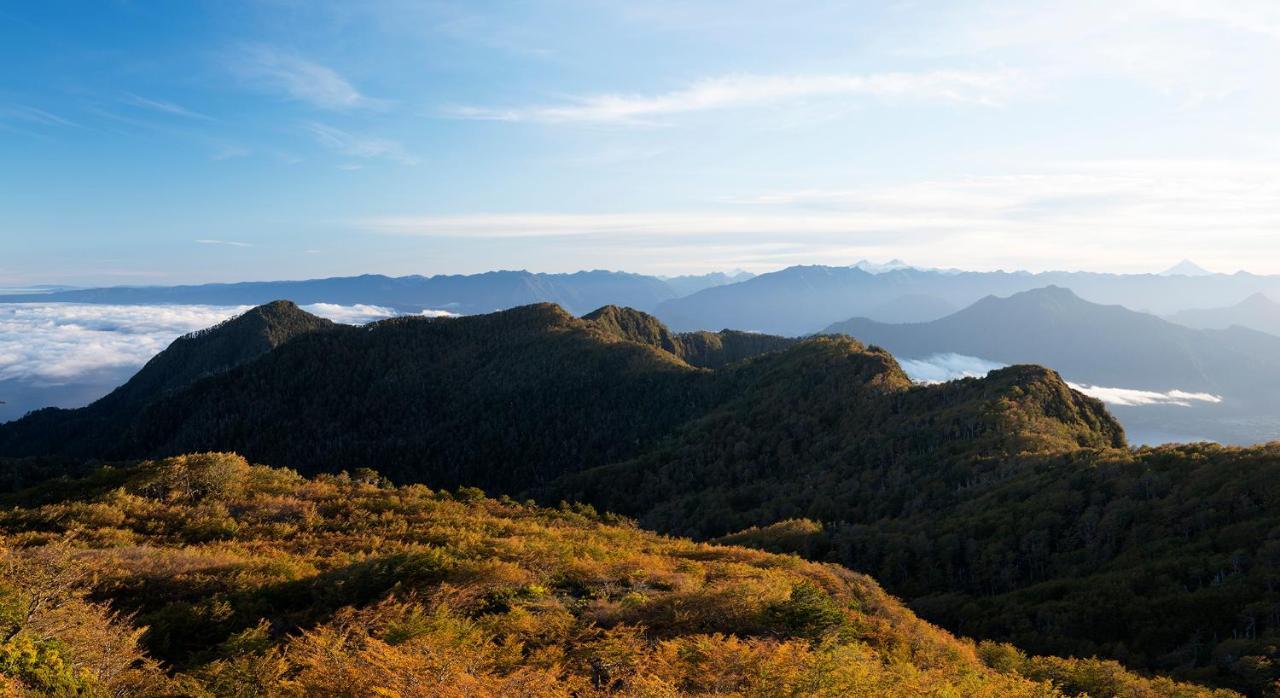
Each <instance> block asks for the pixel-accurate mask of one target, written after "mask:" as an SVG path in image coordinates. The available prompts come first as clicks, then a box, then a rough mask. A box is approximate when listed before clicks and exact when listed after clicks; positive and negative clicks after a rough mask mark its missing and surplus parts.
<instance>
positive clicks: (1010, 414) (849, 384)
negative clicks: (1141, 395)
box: [0, 272, 1280, 691]
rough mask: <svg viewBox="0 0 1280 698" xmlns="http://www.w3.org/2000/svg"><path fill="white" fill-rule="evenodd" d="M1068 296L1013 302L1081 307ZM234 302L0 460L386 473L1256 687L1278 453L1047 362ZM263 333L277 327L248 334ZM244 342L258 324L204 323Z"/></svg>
mask: <svg viewBox="0 0 1280 698" xmlns="http://www.w3.org/2000/svg"><path fill="white" fill-rule="evenodd" d="M888 273H894V272H888ZM1068 295H1069V294H1066V293H1065V292H1063V291H1061V290H1053V289H1051V290H1049V291H1047V292H1045V293H1043V294H1040V295H1039V296H1036V295H1033V296H1032V299H1036V298H1040V299H1041V300H1044V299H1049V300H1053V301H1054V302H1058V303H1060V304H1063V305H1065V306H1066V307H1068V308H1069V307H1071V305H1072V304H1075V303H1077V302H1082V301H1078V299H1074V298H1073V297H1068ZM1022 300H1023V299H1020V302H1021V301H1022ZM249 317H251V318H252V321H251V322H248V323H245V324H247V325H248V326H251V327H257V328H258V330H255V331H253V332H238V331H237V332H232V331H229V330H228V328H236V327H241V325H240V324H238V321H232V322H231V323H228V324H227V325H224V326H222V327H220V328H215V329H213V330H211V331H209V332H207V333H203V334H201V335H198V336H196V337H192V338H188V339H187V340H180V341H182V342H184V343H183V344H182V345H179V346H180V347H181V351H182V352H184V355H185V356H186V357H189V358H187V359H184V360H183V361H180V362H179V361H171V360H170V359H166V358H164V356H165V353H168V352H169V351H172V349H171V350H166V352H165V353H162V354H161V355H160V356H159V357H157V359H156V360H155V361H153V365H154V366H155V367H156V368H155V370H154V372H155V373H156V374H157V375H155V376H152V377H150V378H148V379H147V380H145V381H139V382H138V383H137V384H136V386H135V387H136V389H131V390H129V391H126V394H127V395H128V396H129V400H125V401H123V402H124V403H126V404H127V407H126V408H121V409H120V410H119V411H120V413H121V414H122V415H123V417H122V418H121V419H120V421H119V422H116V423H115V424H114V425H113V428H112V429H111V430H109V431H108V430H102V429H95V428H93V427H92V424H93V420H91V419H87V418H86V416H87V415H92V414H93V412H94V410H95V408H94V407H93V406H90V407H89V408H85V410H47V411H42V412H38V413H35V414H33V415H31V416H29V417H27V418H25V419H22V420H19V421H17V422H12V423H9V424H6V425H2V426H0V454H4V455H7V456H24V457H41V458H42V459H43V460H39V461H31V460H19V461H12V462H11V463H10V464H9V466H8V467H9V469H10V471H11V472H10V478H9V480H10V481H11V482H13V483H18V484H21V483H28V482H31V478H30V477H29V476H27V475H23V473H30V472H31V471H32V468H38V469H42V470H40V472H44V473H48V472H50V470H49V469H50V468H56V467H58V466H51V465H49V463H51V462H53V463H57V462H61V463H64V464H67V463H74V462H77V461H78V462H80V463H84V464H88V465H81V466H79V467H78V468H74V469H72V470H67V471H66V472H89V471H87V470H86V469H85V468H91V462H90V461H91V460H92V459H95V458H145V457H155V456H167V455H175V454H181V453H187V452H198V451H207V450H220V451H226V450H235V451H239V452H242V453H244V454H245V455H246V456H247V457H248V458H250V459H251V460H253V461H257V462H262V463H266V464H269V465H273V466H281V467H289V468H294V469H296V470H298V471H300V472H303V473H312V474H314V473H334V472H338V471H348V472H354V471H355V470H356V469H358V468H376V469H377V470H378V471H379V472H381V473H383V474H384V475H385V476H387V477H390V478H391V479H392V480H394V481H396V482H404V483H409V482H418V483H425V484H426V485H428V486H429V487H456V486H459V485H467V486H479V487H482V488H484V489H485V490H486V491H488V492H490V493H492V494H495V495H497V494H509V495H512V496H519V497H533V498H534V499H535V500H537V501H542V502H546V503H554V502H557V501H560V500H571V501H579V502H586V503H590V504H592V505H594V506H596V507H599V508H600V509H603V510H607V511H611V512H618V513H621V514H625V515H629V516H634V517H637V519H638V521H639V523H640V524H642V525H644V526H646V527H650V528H654V529H657V530H659V531H665V532H671V533H679V534H683V535H692V536H695V537H698V538H709V537H718V536H723V537H725V538H724V540H726V541H733V542H738V543H748V544H752V545H758V546H759V547H763V548H767V549H783V550H784V551H786V552H796V553H799V554H802V555H805V556H807V557H810V558H812V559H818V560H825V561H829V562H838V563H841V564H844V565H848V566H850V567H852V568H854V569H856V570H860V571H864V572H867V573H870V574H873V575H875V576H876V578H878V579H880V580H881V581H882V582H883V583H884V584H885V585H886V587H887V589H888V590H889V591H890V592H891V593H895V594H899V595H901V596H902V597H904V598H905V599H906V600H907V601H908V602H909V604H910V605H911V607H912V608H914V609H915V610H916V611H917V612H919V613H921V614H922V615H924V616H925V617H926V618H927V619H930V620H933V621H936V622H939V623H941V624H942V625H943V626H944V627H947V628H950V629H953V630H956V631H958V632H963V633H966V634H970V635H974V636H978V637H984V638H997V639H1005V640H1012V641H1015V642H1016V643H1017V644H1018V646H1019V647H1021V648H1023V649H1026V650H1029V651H1032V652H1036V653H1045V654H1057V655H1071V656H1082V657H1087V656H1091V655H1095V654H1096V655H1101V656H1109V657H1113V658H1116V659H1120V660H1121V661H1123V662H1125V663H1127V664H1129V665H1131V666H1135V667H1141V668H1145V669H1149V670H1157V671H1160V672H1162V673H1169V674H1173V675H1176V676H1179V677H1182V678H1186V679H1190V680H1196V681H1207V682H1211V683H1215V684H1218V685H1225V686H1231V687H1236V688H1242V689H1244V690H1248V691H1255V690H1256V691H1261V690H1262V689H1261V688H1259V687H1265V686H1266V685H1269V684H1270V682H1271V681H1274V680H1275V679H1277V678H1280V671H1274V670H1272V669H1271V668H1270V667H1271V666H1272V664H1271V663H1270V662H1271V661H1272V654H1273V653H1274V650H1273V649H1270V648H1272V647H1273V645H1274V638H1275V637H1276V635H1277V633H1278V632H1280V623H1278V622H1276V621H1275V619H1274V617H1273V615H1272V614H1270V613H1269V612H1268V611H1267V609H1270V608H1273V607H1280V592H1278V591H1275V590H1276V589H1280V584H1277V583H1275V582H1276V581H1277V579H1280V577H1277V575H1278V574H1280V572H1278V571H1277V570H1280V558H1276V557H1275V554H1274V552H1275V551H1273V550H1272V548H1273V547H1275V544H1274V542H1273V541H1272V533H1271V532H1272V531H1274V530H1280V519H1277V518H1276V515H1275V513H1274V512H1275V511H1276V509H1275V508H1274V507H1272V506H1270V503H1272V502H1274V501H1280V489H1277V485H1276V483H1278V482H1280V477H1277V476H1278V475H1280V473H1277V472H1275V469H1276V464H1277V463H1280V457H1278V454H1277V453H1276V452H1275V447H1257V448H1252V449H1229V448H1224V447H1217V446H1211V445H1197V446H1179V447H1172V446H1171V447H1164V448H1159V449H1138V450H1134V449H1130V448H1129V447H1128V446H1127V444H1126V439H1125V435H1124V430H1123V429H1122V428H1121V426H1120V425H1119V424H1118V423H1117V422H1116V421H1115V419H1114V418H1113V417H1112V416H1111V415H1110V414H1109V412H1108V410H1107V409H1106V407H1105V406H1104V405H1103V404H1102V403H1101V402H1099V401H1098V400H1096V399H1093V398H1090V397H1088V396H1085V395H1083V394H1081V393H1080V392H1078V391H1075V390H1073V389H1072V388H1071V387H1070V386H1069V385H1068V384H1067V383H1066V382H1065V381H1064V380H1063V379H1062V378H1061V377H1060V376H1059V375H1058V374H1057V373H1056V372H1054V371H1052V370H1049V369H1045V368H1041V367H1037V366H1025V365H1023V366H1013V367H1009V368H1004V369H1001V370H998V371H994V372H992V373H991V374H989V375H988V376H986V377H983V378H969V379H964V380H959V381H953V382H949V383H945V384H939V385H919V384H916V383H913V382H912V381H911V380H910V379H909V378H908V377H907V375H906V374H905V373H904V372H903V370H902V368H901V367H900V366H899V364H898V362H897V361H896V360H895V358H894V357H893V356H892V355H891V354H890V353H888V352H887V351H886V350H884V349H880V348H877V347H873V346H869V345H867V344H863V343H862V342H860V341H858V340H855V339H851V338H848V337H844V336H819V337H811V338H806V339H803V340H796V339H789V338H784V337H770V336H765V335H757V334H753V333H742V332H722V333H714V334H713V333H681V332H675V331H673V330H671V329H669V328H667V327H666V326H665V325H663V324H662V323H661V322H659V321H658V320H657V319H656V318H654V317H652V316H650V315H647V314H645V313H641V312H639V311H636V310H631V309H627V308H621V307H616V306H615V307H605V308H601V309H599V310H597V311H595V312H592V313H589V314H588V315H586V316H584V317H575V316H573V315H572V314H571V313H568V312H566V311H565V310H564V309H562V308H559V307H558V306H554V305H549V304H540V305H533V306H525V307H520V308H516V309H512V310H509V311H504V312H499V313H493V314H488V315H478V316H472V317H460V318H422V317H404V318H393V319H390V320H385V321H381V322H377V323H373V324H371V325H367V326H364V327H350V326H331V325H328V324H326V323H321V322H317V321H316V319H314V318H311V317H309V316H308V315H307V314H306V313H304V312H303V311H302V310H300V309H298V308H297V307H296V306H293V305H292V304H289V303H274V304H272V305H271V306H269V307H268V308H259V309H256V310H255V311H252V313H251V315H250V316H249ZM264 325H265V328H266V329H265V331H261V330H262V328H263V327H264ZM288 328H296V331H294V330H289V329H288ZM1188 331H1189V330H1188ZM264 335H265V336H267V337H276V338H278V339H279V341H278V342H276V343H274V345H273V346H268V348H267V349H266V351H265V352H262V351H259V350H260V349H261V348H262V347H263V346H264V345H263V343H262V341H261V338H262V337H263V336H264ZM241 336H243V337H247V338H250V339H251V343H252V344H253V345H254V346H255V347H257V348H256V349H251V350H248V351H244V352H224V351H221V350H219V351H204V350H203V349H202V347H201V345H202V344H204V343H209V346H211V347H212V346H223V345H233V344H235V343H236V341H237V340H235V339H234V338H235V337H241ZM175 344H176V343H175ZM270 344H271V342H268V345H270ZM227 357H231V358H230V359H228V358H227ZM229 364H235V365H229ZM149 365H150V364H149ZM166 366H169V367H171V368H170V369H165V370H160V369H162V368H164V367H166ZM177 366H183V367H188V366H190V367H191V368H190V369H189V370H187V369H185V368H184V371H185V372H184V373H183V374H182V375H174V377H173V379H172V380H166V379H165V377H166V376H168V375H170V373H169V371H170V370H172V368H173V367H177ZM97 409H101V408H97ZM86 425H89V426H86ZM51 458H52V459H53V460H52V461H50V460H49V459H51ZM84 459H90V460H84ZM61 467H63V468H64V469H65V468H67V467H68V466H66V465H63V466H61ZM112 472H118V471H112ZM103 477H108V478H110V477H114V476H113V475H110V474H108V475H105V476H103ZM181 481H182V482H188V480H187V479H186V478H182V479H181ZM113 482H114V481H113ZM50 487H51V488H52V489H50V490H49V491H50V492H52V493H62V494H58V495H57V496H64V497H65V496H67V494H65V493H67V492H76V491H81V489H77V488H82V487H83V485H77V486H75V487H71V486H70V485H67V484H64V485H62V486H59V485H51V486H50ZM113 487H118V486H113ZM113 491H114V490H113ZM26 501H30V500H29V499H28V500H26ZM113 501H114V500H113ZM130 506H132V505H130ZM59 511H60V510H59ZM76 511H79V509H76ZM95 511H96V510H95ZM210 511H213V513H215V514H216V511H215V510H210ZM50 515H51V516H53V515H55V514H53V513H51V514H50ZM211 515H212V514H211ZM59 516H61V515H59ZM59 520H67V519H65V518H63V519H59ZM193 525H194V524H193ZM210 525H212V524H210ZM192 530H196V529H192Z"/></svg>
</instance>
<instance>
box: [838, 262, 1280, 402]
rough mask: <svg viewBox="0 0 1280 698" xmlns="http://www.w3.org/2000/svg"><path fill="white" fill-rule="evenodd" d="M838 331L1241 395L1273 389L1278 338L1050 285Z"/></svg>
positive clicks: (920, 351) (1097, 379)
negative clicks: (932, 314) (924, 317)
mask: <svg viewBox="0 0 1280 698" xmlns="http://www.w3.org/2000/svg"><path fill="white" fill-rule="evenodd" d="M823 332H824V333H844V334H848V335H850V336H855V337H859V338H862V339H864V340H865V341H868V342H871V343H874V344H878V345H880V346H883V347H885V348H887V349H888V350H889V351H891V352H893V353H894V355H895V356H900V357H904V358H912V359H918V358H925V357H929V356H933V355H936V354H943V353H957V354H962V355H967V356H974V357H979V358H983V359H988V360H991V361H998V362H1001V363H1006V364H1014V363H1037V364H1043V365H1047V366H1054V367H1055V368H1056V369H1057V370H1059V371H1061V372H1062V373H1063V374H1065V375H1067V376H1070V377H1071V378H1072V379H1073V380H1076V381H1081V382H1087V383H1091V384H1094V385H1104V386H1122V387H1126V388H1139V389H1145V390H1170V389H1173V388H1180V389H1183V390H1194V391H1206V392H1213V393H1228V394H1231V395H1236V396H1245V395H1248V394H1251V393H1253V392H1255V390H1257V389H1259V388H1262V386H1267V388H1266V389H1267V390H1270V389H1272V388H1273V387H1274V388H1277V389H1280V361H1277V357H1280V338H1278V337H1272V336H1270V335H1266V334H1263V333H1260V332H1254V331H1251V330H1245V329H1241V328H1236V329H1231V330H1193V329H1189V328H1186V327H1183V326H1180V325H1176V324H1174V323H1172V322H1169V321H1167V320H1163V319H1161V318H1158V317H1156V316H1153V315H1148V314H1145V313H1139V312H1136V311H1132V310H1129V309H1127V308H1124V307H1121V306H1118V305H1101V304H1097V303H1090V302H1088V301H1086V300H1084V299H1082V298H1080V297H1079V296H1078V295H1076V294H1075V293H1073V292H1071V291H1070V290H1068V289H1066V288H1062V287H1058V286H1048V287H1045V288H1041V289H1036V290H1031V291H1023V292H1021V293H1015V294H1013V295H1011V296H1008V297H1005V298H999V297H996V296H988V297H986V298H983V299H982V300H979V301H978V302H977V303H974V304H973V305H971V306H969V307H968V308H965V309H964V310H961V311H959V312H956V313H954V314H952V315H949V316H947V317H945V318H942V319H940V320H935V321H933V322H928V323H905V324H890V323H880V322H875V321H872V320H867V319H862V318H854V319H851V320H847V321H845V322H840V323H835V324H833V325H830V326H828V327H827V328H825V329H824V330H823Z"/></svg>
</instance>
